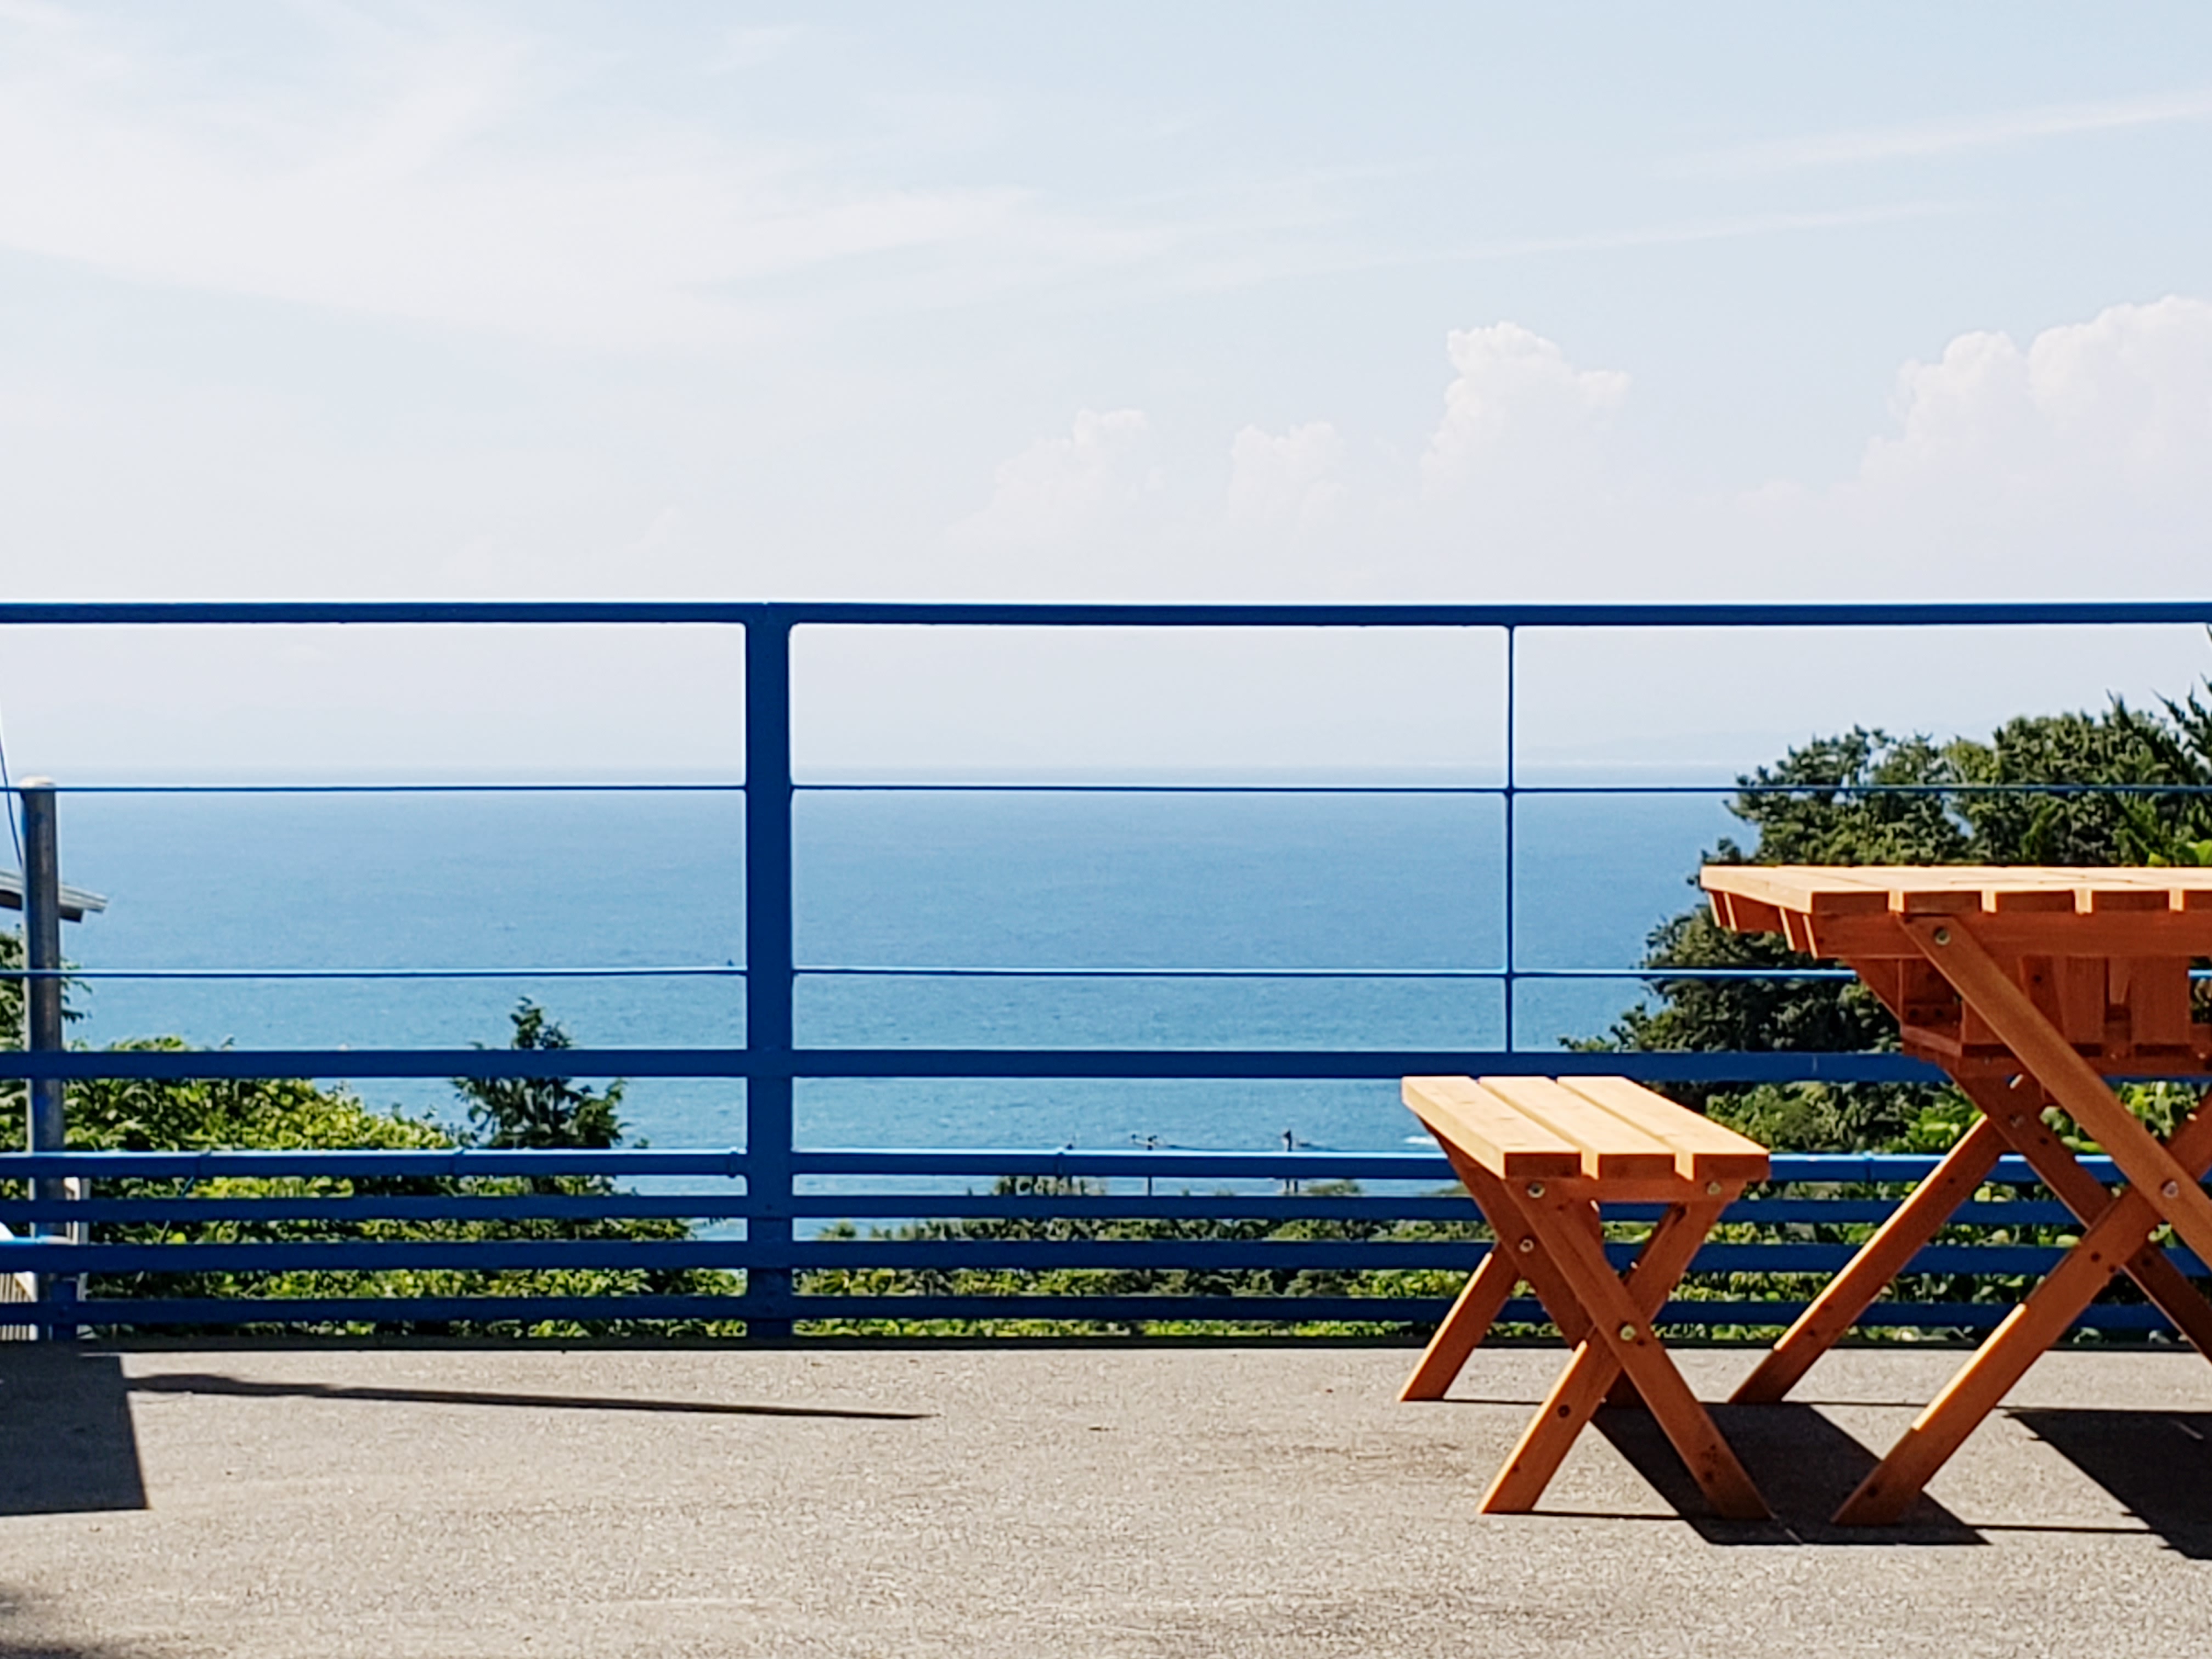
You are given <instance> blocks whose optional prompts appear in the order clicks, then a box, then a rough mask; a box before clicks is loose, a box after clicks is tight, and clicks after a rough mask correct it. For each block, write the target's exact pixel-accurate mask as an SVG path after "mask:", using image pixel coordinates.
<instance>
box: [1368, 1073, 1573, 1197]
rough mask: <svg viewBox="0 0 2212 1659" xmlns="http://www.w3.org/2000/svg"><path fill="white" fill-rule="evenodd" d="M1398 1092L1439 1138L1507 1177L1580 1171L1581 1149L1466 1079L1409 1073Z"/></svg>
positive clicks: (1541, 1176) (1526, 1178) (1535, 1177)
mask: <svg viewBox="0 0 2212 1659" xmlns="http://www.w3.org/2000/svg"><path fill="white" fill-rule="evenodd" d="M1400 1092H1401V1097H1402V1098H1403V1099H1404V1100H1405V1103H1406V1104H1407V1106H1409V1107H1411V1108H1412V1109H1413V1115H1414V1116H1416V1117H1418V1118H1419V1119H1420V1120H1421V1121H1422V1122H1423V1123H1425V1124H1426V1125H1427V1126H1428V1128H1429V1131H1430V1133H1432V1134H1434V1135H1435V1136H1436V1138H1437V1139H1438V1140H1440V1141H1444V1142H1447V1143H1449V1145H1451V1146H1457V1147H1459V1148H1461V1149H1462V1151H1464V1152H1466V1153H1467V1154H1468V1157H1470V1158H1473V1159H1474V1161H1475V1162H1476V1163H1478V1164H1481V1165H1482V1167H1483V1168H1484V1169H1486V1170H1490V1171H1491V1172H1492V1174H1495V1175H1498V1176H1503V1177H1504V1178H1505V1179H1506V1180H1508V1181H1532V1180H1536V1181H1541V1180H1545V1179H1548V1178H1550V1177H1552V1176H1574V1175H1579V1174H1581V1173H1582V1168H1583V1155H1582V1152H1581V1149H1580V1148H1578V1147H1577V1146H1574V1145H1573V1144H1572V1143H1571V1142H1569V1141H1568V1140H1566V1139H1564V1138H1563V1137H1561V1136H1559V1135H1558V1134H1555V1133H1553V1132H1552V1131H1551V1130H1550V1129H1547V1127H1544V1125H1542V1124H1541V1123H1539V1122H1537V1121H1535V1120H1534V1119H1533V1118H1531V1117H1530V1116H1528V1114H1527V1113H1525V1112H1522V1111H1517V1110H1516V1109H1514V1108H1513V1107H1511V1106H1509V1105H1507V1104H1506V1103H1504V1101H1502V1100H1500V1099H1499V1098H1498V1097H1497V1096H1495V1095H1493V1094H1492V1093H1491V1092H1490V1091H1488V1090H1486V1089H1484V1088H1482V1087H1481V1086H1480V1085H1478V1084H1477V1083H1476V1082H1475V1080H1474V1079H1473V1078H1469V1077H1409V1078H1407V1079H1404V1081H1403V1082H1402V1083H1401V1085H1400Z"/></svg>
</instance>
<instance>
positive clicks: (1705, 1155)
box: [1559, 1077, 1769, 1185]
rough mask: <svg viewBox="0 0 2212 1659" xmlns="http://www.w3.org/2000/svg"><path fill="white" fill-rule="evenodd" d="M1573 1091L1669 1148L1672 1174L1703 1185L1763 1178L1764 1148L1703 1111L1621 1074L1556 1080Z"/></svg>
mask: <svg viewBox="0 0 2212 1659" xmlns="http://www.w3.org/2000/svg"><path fill="white" fill-rule="evenodd" d="M1559 1081H1560V1083H1561V1085H1564V1086H1565V1088H1566V1089H1567V1090H1568V1091H1570V1092H1571V1093H1573V1094H1577V1095H1580V1096H1581V1097H1583V1099H1584V1100H1587V1101H1589V1102H1590V1103H1592V1104H1594V1105H1595V1106H1597V1107H1599V1108H1601V1109H1603V1110H1605V1111H1607V1112H1610V1113H1612V1114H1613V1116H1615V1117H1617V1118H1620V1119H1622V1120H1623V1121H1626V1122H1628V1123H1632V1124H1633V1125H1635V1126H1636V1127H1638V1128H1639V1129H1641V1130H1643V1131H1644V1133H1645V1134H1648V1135H1650V1137H1651V1138H1652V1139H1655V1140H1656V1141H1659V1142H1661V1143H1662V1145H1664V1146H1668V1147H1669V1148H1671V1149H1672V1150H1673V1152H1674V1173H1675V1174H1677V1175H1679V1176H1681V1177H1682V1178H1683V1179H1684V1180H1686V1181H1690V1182H1696V1183H1698V1184H1699V1185H1703V1184H1705V1182H1712V1181H1723V1182H1727V1181H1738V1182H1742V1181H1764V1180H1765V1179H1766V1176H1767V1172H1768V1168H1769V1165H1768V1161H1767V1155H1766V1148H1765V1147H1764V1146H1760V1145H1759V1143H1758V1142H1757V1141H1755V1140H1753V1139H1750V1138H1749V1137H1748V1136H1747V1135H1740V1134H1738V1133H1736V1132H1735V1130H1733V1129H1731V1128H1729V1127H1727V1126H1726V1125H1725V1124H1721V1123H1716V1122H1714V1121H1712V1119H1711V1118H1709V1117H1707V1116H1705V1115H1704V1114H1703V1113H1701V1112H1693V1111H1692V1110H1691V1109H1689V1108H1688V1107H1686V1106H1680V1105H1677V1104H1676V1103H1674V1102H1673V1101H1671V1100H1669V1099H1668V1098H1667V1097H1666V1096H1664V1095H1661V1094H1655V1093H1653V1092H1652V1091H1650V1090H1649V1089H1647V1088H1645V1087H1644V1085H1642V1084H1640V1083H1636V1082H1633V1081H1632V1080H1631V1079H1627V1078H1625V1077H1570V1078H1561V1079H1559Z"/></svg>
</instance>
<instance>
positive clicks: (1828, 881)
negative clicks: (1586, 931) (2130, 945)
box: [1699, 864, 2212, 915]
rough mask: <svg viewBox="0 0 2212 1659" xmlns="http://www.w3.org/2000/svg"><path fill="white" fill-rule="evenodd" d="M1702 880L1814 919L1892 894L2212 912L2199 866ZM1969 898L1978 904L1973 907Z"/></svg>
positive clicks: (1767, 871) (1773, 874)
mask: <svg viewBox="0 0 2212 1659" xmlns="http://www.w3.org/2000/svg"><path fill="white" fill-rule="evenodd" d="M1699 880H1700V881H1701V882H1702V883H1703V884H1704V885H1705V890H1707V891H1708V892H1727V893H1731V894H1736V895H1741V896H1743V897H1746V898H1750V899H1754V900H1760V901H1764V902H1766V903H1768V904H1771V905H1773V906H1776V907H1778V908H1782V909H1784V910H1796V911H1798V912H1801V913H1803V914H1808V915H1849V914H1854V913H1858V912H1862V911H1863V909H1864V908H1865V895H1866V894H1867V893H1868V892H1869V891H1870V890H1871V891H1877V892H1881V893H1882V894H1884V895H1885V896H1886V899H1887V902H1889V903H1890V904H1892V905H1894V906H1896V907H1899V908H1906V909H1908V910H1909V909H1911V908H1912V907H1913V906H1914V905H1916V904H1923V903H1924V904H1925V905H1926V906H1927V907H1928V908H1931V909H1940V910H1942V911H1944V912H1946V913H1949V914H1957V913H1958V912H1959V911H1960V910H1961V909H1972V908H1977V904H1978V908H1982V909H1983V910H1984V911H1992V912H1996V913H2004V912H2008V911H2013V910H2028V911H2034V910H2037V909H2040V908H2045V907H2050V908H2060V907H2061V900H2060V898H2059V897H2058V896H2060V895H2065V894H2072V895H2075V896H2076V907H2077V908H2078V909H2080V910H2081V912H2083V913H2085V914H2095V913H2097V912H2098V911H2099V910H2100V908H2115V909H2120V910H2123V911H2125V910H2131V909H2134V908H2150V909H2156V908H2170V909H2172V910H2174V911H2177V912H2187V911H2193V910H2212V870H2198V869H2144V868H2140V867H2136V866H2106V867H2092V868H2073V867H2068V866H2004V865H1919V866H1910V865H1907V866H1899V865H1850V866H1824V865H1782V864H1765V865H1759V864H1745V865H1708V866H1705V869H1704V870H1703V871H1702V872H1700V873H1699ZM1969 895H1971V896H1973V899H1974V900H1975V902H1972V903H1970V902H1967V897H1968V896H1969ZM2154 895H2155V896H2154Z"/></svg>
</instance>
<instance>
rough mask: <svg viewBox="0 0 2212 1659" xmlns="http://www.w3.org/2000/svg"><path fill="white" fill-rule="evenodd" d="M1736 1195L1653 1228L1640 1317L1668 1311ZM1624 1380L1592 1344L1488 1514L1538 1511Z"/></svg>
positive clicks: (1641, 1265)
mask: <svg viewBox="0 0 2212 1659" xmlns="http://www.w3.org/2000/svg"><path fill="white" fill-rule="evenodd" d="M1736 1190H1741V1189H1740V1188H1739V1189H1736ZM1734 1199H1735V1191H1729V1192H1724V1193H1723V1194H1722V1195H1721V1196H1720V1197H1719V1198H1717V1199H1712V1200H1704V1201H1701V1202H1699V1203H1696V1204H1691V1205H1678V1206H1675V1207H1674V1208H1673V1209H1670V1210H1669V1211H1668V1212H1667V1214H1666V1216H1665V1218H1663V1219H1662V1220H1661V1222H1660V1223H1659V1225H1657V1226H1656V1227H1655V1228H1654V1229H1652V1232H1651V1237H1650V1238H1648V1239H1646V1240H1645V1241H1644V1249H1642V1251H1640V1252H1639V1253H1638V1255H1637V1258H1636V1263H1635V1265H1634V1266H1633V1267H1631V1268H1630V1269H1629V1273H1628V1278H1627V1279H1626V1285H1627V1288H1628V1292H1629V1296H1630V1298H1631V1300H1632V1301H1633V1302H1634V1304H1635V1305H1636V1310H1637V1313H1638V1316H1639V1317H1641V1318H1644V1319H1647V1320H1648V1319H1650V1318H1651V1317H1653V1316H1655V1315H1656V1314H1657V1313H1658V1312H1659V1310H1661V1309H1662V1308H1663V1307H1665V1306H1666V1305H1667V1298H1668V1296H1669V1295H1671V1294H1672V1293H1673V1291H1674V1286H1675V1285H1678V1284H1680V1282H1681V1278H1682V1274H1683V1273H1684V1271H1685V1270H1686V1268H1687V1267H1689V1265H1690V1260H1691V1258H1692V1256H1694V1255H1697V1253H1698V1247H1699V1245H1700V1244H1702V1243H1705V1235H1706V1234H1708V1233H1710V1232H1711V1231H1712V1228H1713V1223H1714V1222H1716V1221H1717V1220H1718V1219H1719V1218H1720V1213H1721V1211H1722V1209H1723V1206H1726V1205H1727V1204H1728V1203H1729V1202H1731V1201H1732V1200H1734ZM1623 1375H1624V1373H1623V1372H1622V1370H1621V1369H1620V1362H1619V1361H1617V1360H1616V1359H1614V1358H1613V1353H1612V1351H1611V1350H1610V1349H1608V1348H1607V1347H1606V1346H1605V1345H1604V1344H1603V1343H1601V1342H1597V1341H1594V1340H1589V1339H1587V1338H1585V1339H1584V1340H1583V1343H1582V1345H1581V1346H1579V1347H1577V1349H1576V1350H1575V1354H1574V1358H1572V1359H1571V1360H1570V1361H1569V1362H1568V1364H1567V1368H1566V1370H1564V1371H1562V1372H1561V1373H1560V1374H1559V1381H1558V1382H1557V1383H1554V1384H1553V1386H1552V1391H1551V1393H1550V1394H1548V1395H1546V1396H1545V1399H1544V1403H1543V1404H1542V1405H1541V1406H1540V1407H1538V1408H1537V1410H1536V1414H1535V1415H1534V1417H1532V1418H1530V1419H1528V1427H1527V1428H1526V1429H1524V1430H1523V1431H1522V1435H1521V1439H1520V1442H1519V1443H1517V1444H1516V1446H1515V1447H1514V1448H1513V1453H1512V1455H1511V1456H1510V1457H1509V1458H1507V1459H1506V1462H1505V1467H1504V1468H1502V1469H1500V1470H1499V1471H1498V1478H1497V1479H1496V1480H1492V1482H1491V1483H1490V1490H1489V1491H1488V1492H1485V1493H1484V1494H1483V1497H1482V1508H1483V1510H1484V1512H1485V1513H1486V1514H1492V1515H1498V1514H1521V1513H1524V1512H1525V1511H1527V1510H1532V1509H1534V1507H1535V1506H1536V1501H1537V1499H1539V1498H1541V1497H1542V1496H1543V1495H1544V1488H1545V1487H1546V1486H1549V1485H1550V1484H1551V1481H1552V1477H1553V1475H1554V1474H1557V1473H1558V1472H1559V1465H1560V1464H1561V1463H1562V1462H1565V1458H1566V1455H1567V1453H1568V1451H1569V1450H1570V1449H1572V1447H1573V1445H1574V1443H1575V1439H1576V1437H1577V1436H1578V1435H1580V1434H1581V1433H1582V1431H1583V1429H1584V1428H1586V1427H1587V1426H1588V1425H1589V1420H1590V1419H1591V1418H1592V1417H1593V1416H1595V1414H1596V1412H1597V1408H1598V1407H1600V1406H1601V1405H1603V1404H1604V1403H1605V1401H1606V1398H1607V1394H1608V1393H1609V1392H1610V1391H1611V1389H1612V1388H1613V1383H1615V1381H1616V1380H1618V1379H1619V1378H1620V1377H1621V1376H1623Z"/></svg>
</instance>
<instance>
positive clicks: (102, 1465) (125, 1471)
mask: <svg viewBox="0 0 2212 1659" xmlns="http://www.w3.org/2000/svg"><path fill="white" fill-rule="evenodd" d="M0 1443H4V1444H5V1445H6V1447H7V1455H6V1456H5V1457H0V1515H67V1514H76V1513H81V1512H83V1511H87V1510H143V1509H144V1508H145V1507H146V1486H145V1481H144V1480H143V1477H142V1476H141V1474H140V1473H139V1468H138V1437H137V1433H136V1432H135V1431H133V1430H132V1428H131V1391H130V1384H129V1381H128V1379H127V1378H125V1376H124V1375H123V1361H122V1360H121V1358H118V1356H117V1355H114V1354H103V1353H83V1352H76V1351H75V1350H73V1349H72V1348H70V1346H68V1345H66V1344H63V1343H52V1342H37V1343H33V1342H23V1343H15V1342H10V1343H7V1344H5V1345H0ZM4 1651H5V1649H4V1648H0V1652H4Z"/></svg>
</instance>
